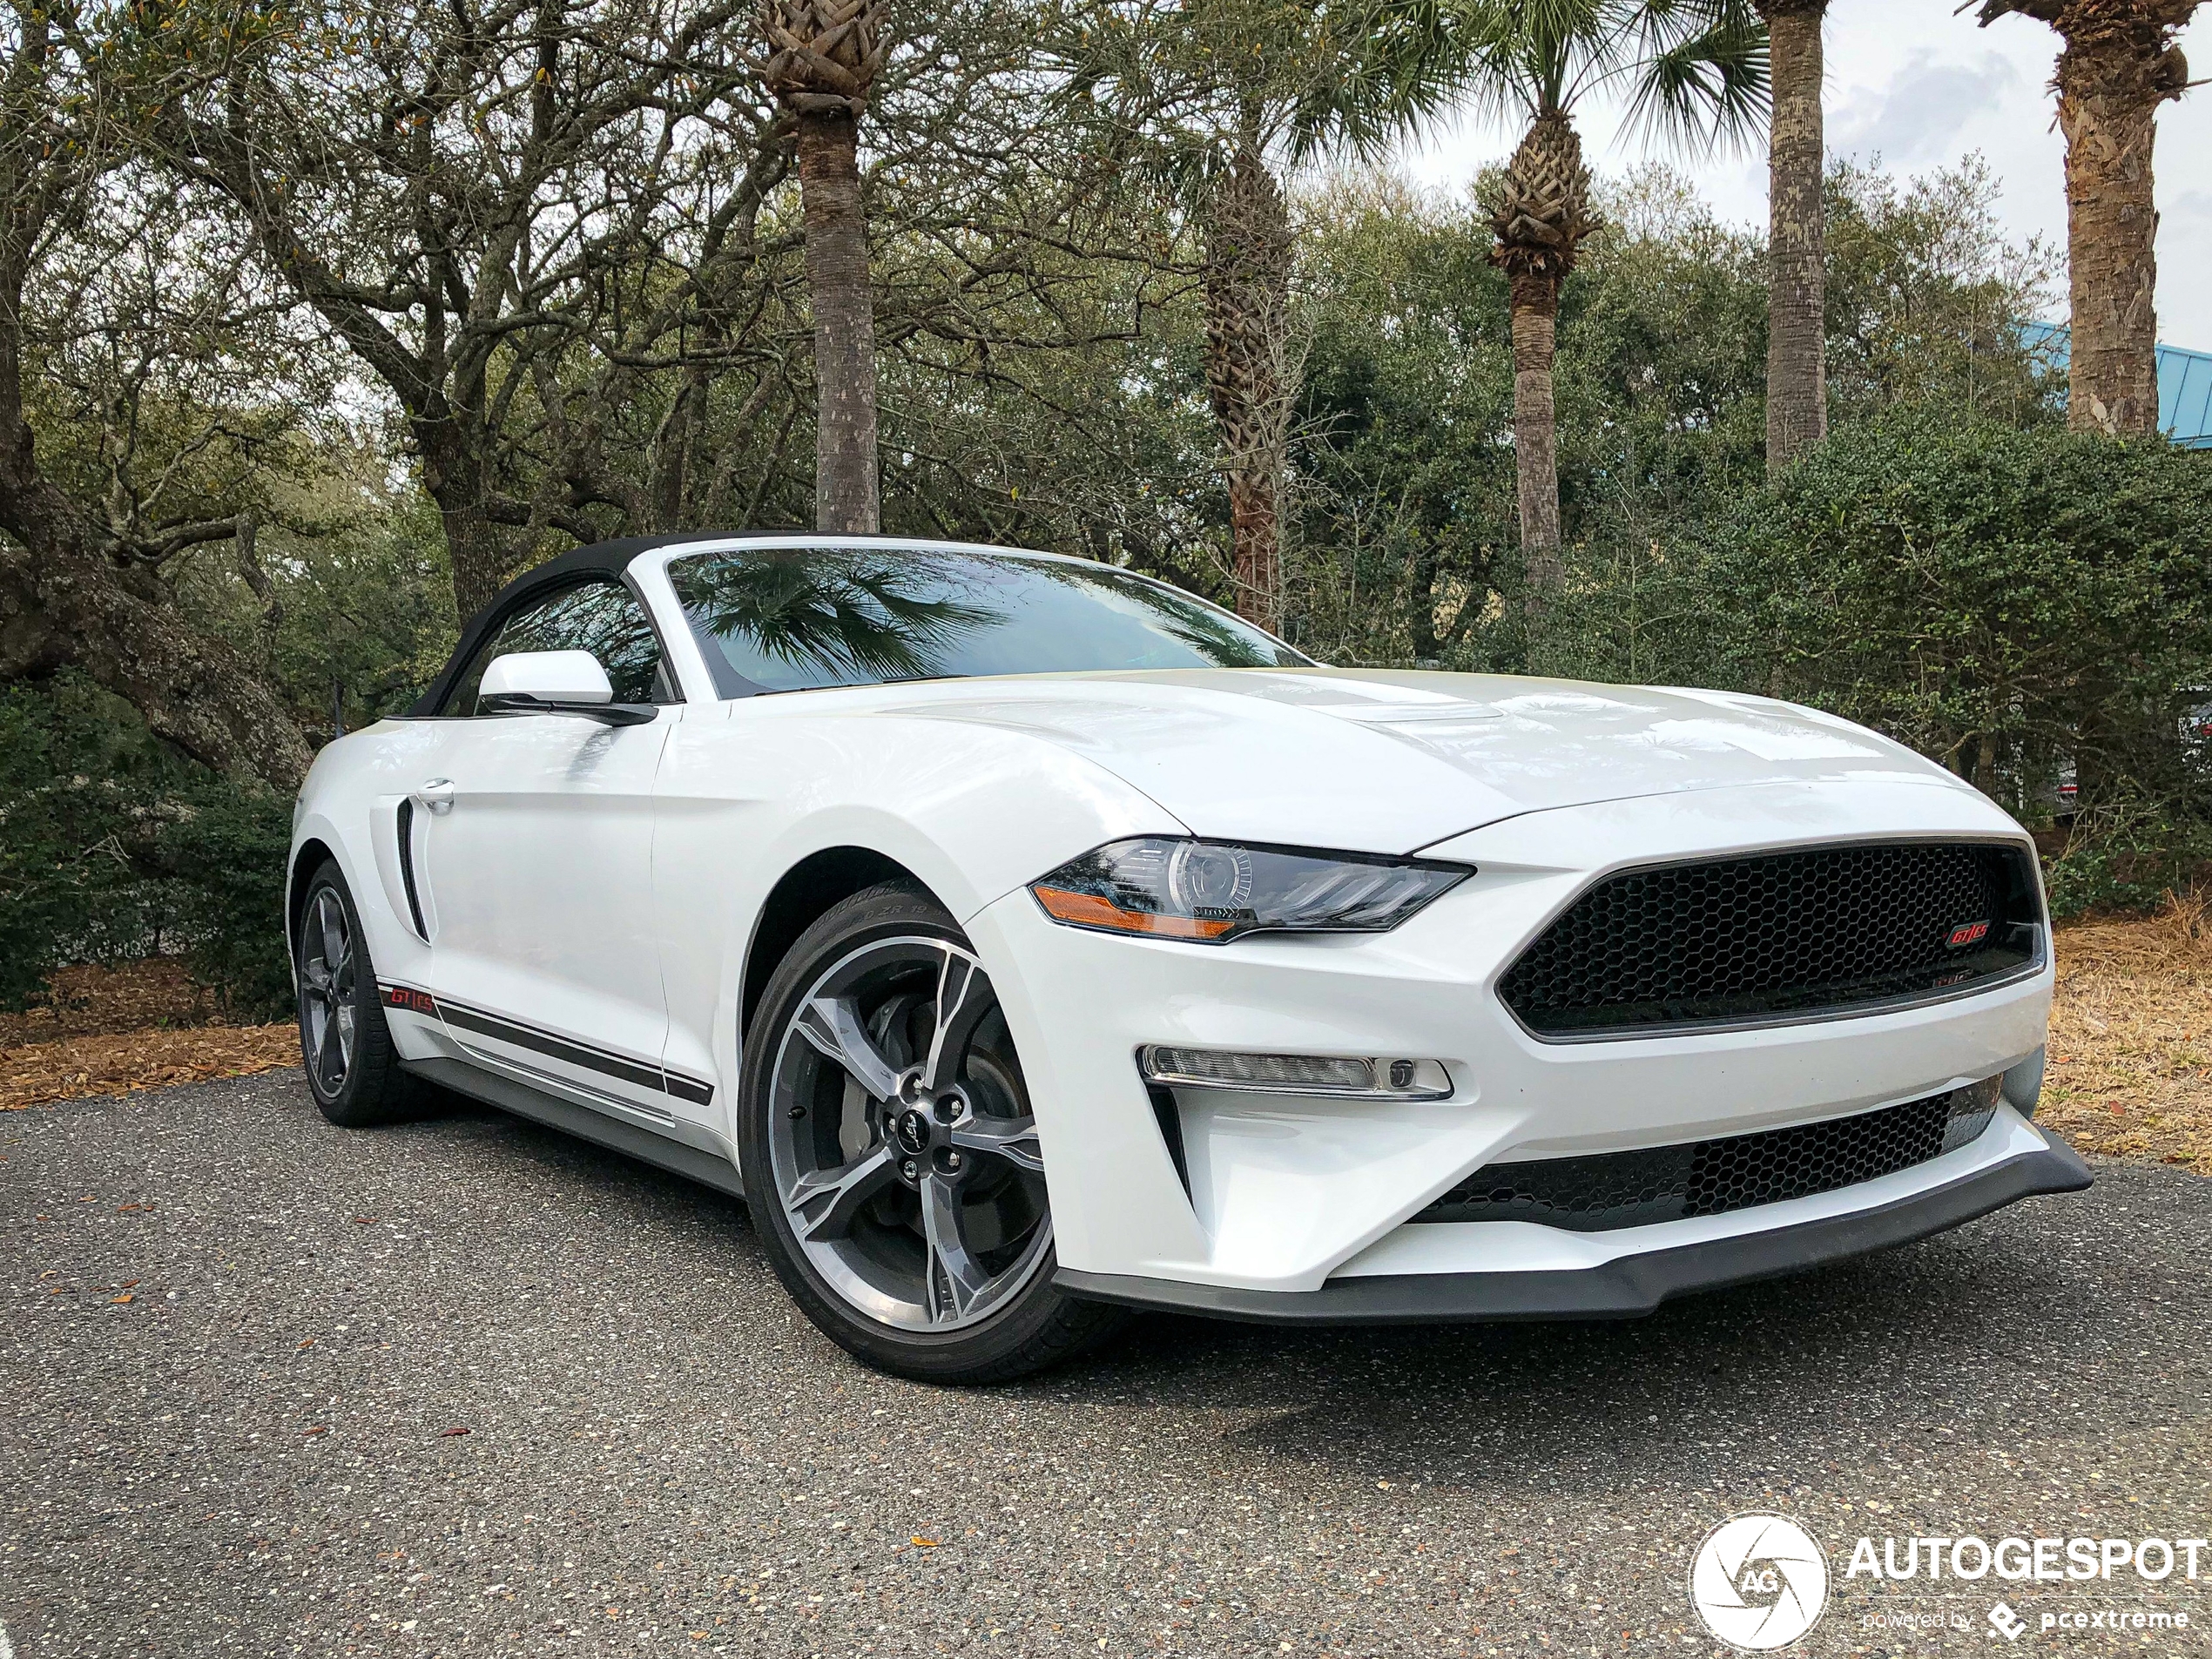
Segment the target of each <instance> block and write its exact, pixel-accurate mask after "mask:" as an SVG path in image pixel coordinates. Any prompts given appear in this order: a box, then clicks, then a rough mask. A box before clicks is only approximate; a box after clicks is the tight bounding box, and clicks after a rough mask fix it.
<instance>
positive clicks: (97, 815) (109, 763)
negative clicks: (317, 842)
mask: <svg viewBox="0 0 2212 1659" xmlns="http://www.w3.org/2000/svg"><path fill="white" fill-rule="evenodd" d="M290 840H291V806H290V804H289V803H288V802H287V801H284V800H282V799H278V798H277V797H275V796H273V795H271V794H267V793H266V792H247V793H241V792H239V790H238V789H237V787H236V786H234V785H233V784H232V783H230V782H228V781H226V780H224V779H218V778H217V777H215V776H214V775H213V774H212V773H211V772H207V771H206V770H205V769H204V768H202V767H199V766H196V765H192V763H190V762H188V761H185V760H184V759H180V758H179V757H178V756H177V755H175V754H174V753H173V752H170V751H168V750H167V749H165V747H164V746H163V745H160V744H159V743H158V742H156V741H155V740H154V738H152V736H151V735H150V734H149V733H148V732H146V729H145V725H144V724H143V723H142V722H141V721H139V720H138V718H137V716H136V715H135V714H133V713H132V711H131V710H130V709H129V707H128V706H127V705H125V704H124V703H122V702H121V701H120V700H119V699H118V698H113V697H111V696H109V695H107V694H106V693H105V692H104V691H98V690H97V689H96V688H94V687H92V686H91V685H89V684H88V683H86V682H84V681H83V680H81V679H77V678H70V677H65V678H63V679H61V680H60V681H58V682H57V683H56V684H54V685H51V686H50V687H45V688H30V687H24V686H12V687H6V688H0V1008H22V1007H23V1006H24V1004H25V1003H26V1002H27V1001H30V999H32V998H34V997H36V996H37V995H38V993H39V991H40V990H41V989H42V988H44V984H45V981H46V976H47V974H49V973H51V971H52V970H53V969H54V968H57V967H60V966H62V965H63V964H64V963H67V962H75V961H123V960H126V959H130V958H134V957H141V956H152V955H165V954H182V955H183V956H184V957H185V961H186V964H187V966H188V967H189V968H191V970H192V973H193V974H194V976H195V977H197V978H198V979H199V980H200V981H201V982H202V983H204V984H206V985H207V986H209V987H211V988H212V989H213V990H214V991H215V992H216V993H217V995H219V996H220V997H221V998H222V1000H223V1001H224V1004H225V1006H226V1008H228V1009H229V1010H230V1011H231V1012H232V1013H233V1014H234V1015H238V1016H239V1017H247V1016H253V1015H266V1016H274V1015H280V1014H281V1013H282V1011H283V1010H284V1008H286V1006H287V1003H288V1001H289V998H290V988H289V974H288V970H287V966H286V957H285V948H284V926H283V914H282V911H283V899H282V894H283V884H284V864H285V853H286V850H287V846H288V845H289V842H290Z"/></svg>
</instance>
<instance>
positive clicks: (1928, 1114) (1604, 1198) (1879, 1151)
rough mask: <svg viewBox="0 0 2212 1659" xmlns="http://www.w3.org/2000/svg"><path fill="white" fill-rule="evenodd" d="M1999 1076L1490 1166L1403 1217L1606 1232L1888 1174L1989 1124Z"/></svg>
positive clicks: (1958, 1142) (1720, 1212) (1746, 1207)
mask: <svg viewBox="0 0 2212 1659" xmlns="http://www.w3.org/2000/svg"><path fill="white" fill-rule="evenodd" d="M1999 1090H2000V1080H1999V1079H1998V1078H1995V1077H1992V1078H1990V1079H1989V1080H1988V1081H1986V1082H1979V1083H1975V1084H1973V1085H1971V1086H1970V1087H1968V1088H1966V1089H1951V1090H1949V1091H1947V1092H1946V1093H1944V1094H1940V1095H1930V1096H1927V1098H1925V1100H1912V1101H1907V1102H1905V1104H1904V1105H1902V1106H1889V1107H1885V1108H1884V1109H1882V1110H1880V1111H1878V1112H1862V1113H1860V1114H1859V1115H1858V1116H1856V1117H1831V1118H1830V1119H1829V1120H1828V1121H1827V1122H1825V1123H1801V1124H1798V1125H1797V1127H1795V1128H1793V1129H1776V1130H1765V1131H1764V1132H1762V1133H1760V1134H1757V1135H1731V1136H1728V1137H1727V1138H1726V1139H1724V1140H1717V1141H1690V1142H1686V1143H1683V1144H1682V1145H1679V1146H1657V1147H1652V1148H1649V1150H1644V1151H1640V1152H1602V1153H1599V1154H1597V1155H1595V1157H1580V1158H1545V1159H1541V1160H1537V1161H1533V1162H1530V1163H1494V1164H1492V1165H1491V1166H1490V1167H1489V1168H1487V1169H1485V1170H1476V1171H1475V1172H1474V1174H1473V1175H1471V1176H1469V1177H1467V1179H1466V1180H1464V1181H1462V1182H1460V1184H1459V1185H1458V1186H1456V1187H1453V1189H1452V1190H1450V1191H1449V1192H1447V1193H1446V1194H1445V1195H1444V1196H1443V1197H1440V1198H1439V1199H1438V1200H1437V1201H1436V1202H1435V1203H1434V1204H1431V1205H1429V1207H1428V1208H1427V1209H1426V1210H1424V1211H1421V1212H1420V1214H1419V1215H1417V1216H1415V1217H1413V1219H1414V1220H1415V1221H1534V1222H1538V1223H1541V1224H1543V1225H1544V1226H1547V1227H1564V1228H1567V1229H1568V1230H1569V1231H1574V1232H1583V1233H1590V1232H1609V1231H1612V1230H1614V1229H1615V1228H1616V1227H1645V1226H1649V1225H1650V1224H1652V1223H1654V1222H1659V1221H1680V1220H1683V1218H1684V1217H1690V1216H1723V1215H1726V1214H1728V1213H1729V1211H1732V1210H1749V1209H1751V1208H1753V1207H1754V1206H1756V1205H1758V1204H1780V1203H1781V1202H1782V1201H1783V1200H1784V1199H1785V1198H1804V1197H1811V1195H1812V1194H1814V1193H1816V1192H1833V1191H1835V1190H1837V1189H1838V1188H1839V1187H1850V1186H1857V1185H1858V1184H1859V1183H1860V1182H1861V1181H1871V1180H1873V1179H1874V1178H1875V1177H1878V1176H1885V1175H1894V1174H1895V1173H1896V1172H1897V1171H1898V1170H1909V1169H1911V1168H1912V1166H1913V1165H1914V1164H1916V1163H1926V1162H1927V1161H1928V1160H1929V1159H1930V1158H1932V1157H1940V1156H1941V1155H1942V1154H1944V1153H1946V1152H1948V1151H1950V1150H1952V1149H1953V1148H1954V1147H1960V1146H1964V1145H1966V1143H1968V1142H1970V1141H1972V1140H1974V1139H1975V1138H1976V1137H1978V1136H1979V1135H1980V1134H1981V1132H1982V1131H1983V1130H1986V1129H1987V1128H1988V1127H1989V1120H1990V1117H1991V1115H1992V1114H1993V1113H1994V1112H1995V1111H1996V1109H1997V1099H1998V1094H1999Z"/></svg>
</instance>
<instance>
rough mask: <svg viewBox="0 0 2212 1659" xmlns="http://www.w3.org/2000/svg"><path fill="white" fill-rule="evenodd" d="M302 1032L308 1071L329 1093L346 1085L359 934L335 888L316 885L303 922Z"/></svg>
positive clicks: (323, 1091) (350, 1060)
mask: <svg viewBox="0 0 2212 1659" xmlns="http://www.w3.org/2000/svg"><path fill="white" fill-rule="evenodd" d="M299 956H300V1036H301V1038H302V1042H301V1048H302V1049H304V1050H305V1054H306V1058H307V1074H308V1076H310V1077H312V1078H313V1079H314V1084H315V1088H316V1090H317V1091H318V1092H319V1093H320V1094H321V1095H322V1096H324V1097H325V1098H330V1097H332V1096H335V1095H336V1094H337V1093H338V1092H339V1090H341V1089H343V1088H345V1086H346V1079H347V1076H348V1075H349V1074H350V1073H351V1072H352V1071H353V1069H354V1019H355V1015H354V937H353V930H352V929H351V928H350V927H347V922H346V907H345V905H344V904H343V903H342V902H341V900H340V899H339V897H338V894H337V893H336V892H335V891H334V889H332V888H330V887H320V888H318V889H316V892H315V895H314V898H313V899H311V900H308V903H307V917H306V919H305V920H304V921H302V922H301V923H300V948H299Z"/></svg>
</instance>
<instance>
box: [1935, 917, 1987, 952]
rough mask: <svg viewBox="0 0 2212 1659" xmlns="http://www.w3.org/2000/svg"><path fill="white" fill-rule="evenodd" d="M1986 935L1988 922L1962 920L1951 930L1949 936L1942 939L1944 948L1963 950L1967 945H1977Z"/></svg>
mask: <svg viewBox="0 0 2212 1659" xmlns="http://www.w3.org/2000/svg"><path fill="white" fill-rule="evenodd" d="M1988 937H1989V924H1988V923H1987V922H1986V921H1962V922H1960V923H1959V925H1958V926H1957V927H1953V928H1952V930H1951V937H1950V938H1948V939H1946V940H1945V941H1943V944H1944V948H1945V949H1946V950H1964V949H1965V948H1966V947H1967V946H1969V945H1978V944H1979V943H1980V942H1981V941H1983V940H1985V939H1986V938H1988Z"/></svg>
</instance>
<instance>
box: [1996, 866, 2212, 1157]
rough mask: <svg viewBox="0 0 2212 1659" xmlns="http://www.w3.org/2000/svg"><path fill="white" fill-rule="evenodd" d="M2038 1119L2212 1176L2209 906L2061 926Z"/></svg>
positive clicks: (2094, 1142)
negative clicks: (2056, 992)
mask: <svg viewBox="0 0 2212 1659" xmlns="http://www.w3.org/2000/svg"><path fill="white" fill-rule="evenodd" d="M2058 955H2059V995H2058V1001H2057V1003H2056V1004H2055V1005H2054V1007H2053V1008H2052V1010H2051V1047H2050V1065H2049V1067H2048V1068H2047V1069H2046V1071H2045V1072H2044V1074H2043V1104H2042V1106H2041V1108H2040V1109H2039V1110H2038V1111H2037V1113H2036V1116H2035V1121H2036V1122H2037V1123H2042V1124H2046V1125H2047V1126H2048V1127H2050V1128H2053V1129H2055V1130H2059V1131H2060V1133H2061V1134H2063V1135H2064V1136H2066V1137H2067V1140H2069V1141H2071V1142H2072V1143H2074V1145H2075V1146H2076V1147H2077V1148H2079V1149H2080V1150H2082V1151H2084V1152H2103V1153H2107V1154H2109V1155H2111V1156H2113V1157H2134V1158H2152V1159H2155V1160H2156V1161H2158V1162H2159V1163H2180V1164H2184V1165H2187V1166H2188V1167H2189V1168H2191V1169H2193V1170H2195V1171H2196V1172H2197V1173H2198V1174H2199V1175H2207V1176H2212V900H2208V899H2207V898H2205V897H2202V896H2200V897H2198V898H2195V899H2194V900H2168V903H2167V906H2166V908H2165V909H2164V910H2163V911H2161V913H2160V914H2157V915H2155V916H2149V917H2141V916H2135V917H2126V918H2121V919H2117V920H2111V921H2082V922H2076V923H2074V924H2073V925H2072V926H2069V927H2061V928H2060V929H2059V931H2058Z"/></svg>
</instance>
